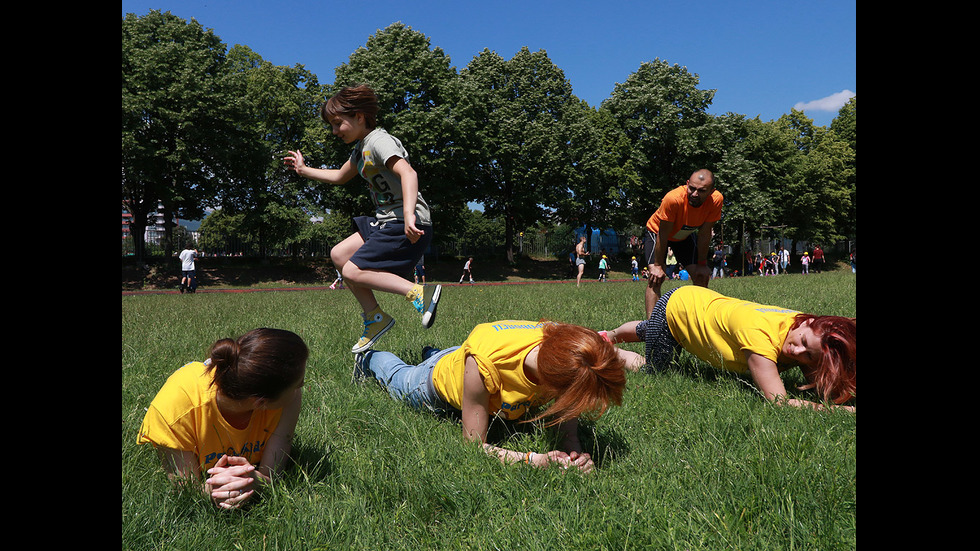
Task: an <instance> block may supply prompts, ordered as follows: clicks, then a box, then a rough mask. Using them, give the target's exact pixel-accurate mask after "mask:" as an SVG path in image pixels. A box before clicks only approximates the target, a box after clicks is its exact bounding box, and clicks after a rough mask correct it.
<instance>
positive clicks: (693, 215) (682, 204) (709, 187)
mask: <svg viewBox="0 0 980 551" xmlns="http://www.w3.org/2000/svg"><path fill="white" fill-rule="evenodd" d="M723 200H724V197H723V196H722V194H721V192H720V191H717V190H715V177H714V175H713V174H712V173H711V171H710V170H707V169H703V168H702V169H700V170H697V171H695V172H694V174H691V177H690V178H688V180H687V182H686V183H685V184H684V185H682V186H679V187H677V188H676V189H673V190H671V191H669V192H668V193H667V194H666V195H664V198H663V200H662V201H661V202H660V208H658V209H657V211H656V212H654V213H653V215H652V216H650V219H649V220H647V227H646V231H645V232H644V236H643V251H644V255H645V256H646V260H647V266H648V269H649V272H650V277H649V279H648V280H647V288H646V294H645V296H644V305H645V306H646V313H647V317H649V316H650V313H651V312H652V311H653V307H654V305H656V304H657V300H659V299H660V286H661V285H663V282H664V279H666V274H665V273H664V266H665V263H666V258H667V247H668V246H669V247H670V248H672V249H673V250H674V255H675V257H676V258H677V263H678V264H680V265H681V266H683V267H685V268H686V269H687V271H688V273H690V274H691V280H692V282H693V283H694V284H695V285H700V286H701V287H707V286H708V280H709V279H710V278H711V271H710V270H709V269H708V253H709V252H710V248H711V247H710V245H711V229H712V227H713V226H714V225H715V222H717V221H718V220H721V205H722V201H723ZM695 233H697V237H696V238H695Z"/></svg>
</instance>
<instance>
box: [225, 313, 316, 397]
mask: <svg viewBox="0 0 980 551" xmlns="http://www.w3.org/2000/svg"><path fill="white" fill-rule="evenodd" d="M308 357H309V349H308V348H307V346H306V343H304V342H303V339H301V338H300V337H299V336H298V335H296V334H295V333H293V332H291V331H286V330H284V329H267V328H261V329H254V330H252V331H249V332H248V333H246V334H245V335H243V336H242V337H241V338H239V339H238V340H237V341H235V340H232V339H219V340H218V341H215V343H214V344H213V345H211V352H210V361H209V362H208V364H209V366H208V369H209V370H212V371H213V373H214V384H215V385H217V387H218V389H219V390H221V392H222V394H224V395H225V396H227V397H229V398H231V399H233V400H242V399H245V398H250V397H255V398H266V399H269V400H275V399H277V398H279V396H280V395H281V394H282V393H283V391H285V390H286V389H287V388H289V387H291V386H293V385H294V384H295V383H296V382H297V381H298V380H299V379H300V378H301V377H302V376H303V373H304V370H305V368H306V360H307V358H308Z"/></svg>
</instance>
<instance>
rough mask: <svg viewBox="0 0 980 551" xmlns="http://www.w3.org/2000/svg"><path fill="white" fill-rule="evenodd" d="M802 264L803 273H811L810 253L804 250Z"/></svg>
mask: <svg viewBox="0 0 980 551" xmlns="http://www.w3.org/2000/svg"><path fill="white" fill-rule="evenodd" d="M800 266H801V267H802V270H803V273H804V274H808V273H810V253H809V252H807V251H803V256H802V257H801V258H800Z"/></svg>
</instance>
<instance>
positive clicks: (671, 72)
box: [602, 58, 715, 223]
mask: <svg viewBox="0 0 980 551" xmlns="http://www.w3.org/2000/svg"><path fill="white" fill-rule="evenodd" d="M699 81H700V78H699V77H698V75H697V74H695V73H691V72H689V71H688V70H687V68H686V67H682V66H680V65H677V64H673V65H671V64H669V63H668V62H667V61H664V60H661V59H659V58H657V59H655V60H654V61H652V62H646V63H643V64H641V65H640V67H639V69H637V70H636V72H634V73H633V74H631V75H629V77H627V78H626V81H625V82H622V83H618V84H616V87H615V88H614V89H613V92H612V95H611V96H610V97H609V99H607V100H605V101H604V102H603V103H602V107H603V108H605V109H607V110H608V111H609V112H610V113H611V114H612V116H613V118H614V119H615V120H616V121H617V123H618V124H619V126H620V128H622V129H623V131H624V132H625V133H626V135H627V137H628V138H629V140H630V142H631V146H632V152H633V159H632V160H633V165H634V166H635V167H636V170H637V173H638V175H639V178H640V182H641V186H640V188H639V189H636V190H632V191H633V193H632V195H633V196H634V198H635V201H634V210H633V212H634V215H633V216H634V222H636V223H640V222H645V221H646V219H647V218H648V217H649V216H650V214H651V213H652V212H653V211H654V210H656V209H657V207H658V206H660V200H661V199H662V198H663V195H664V194H665V193H666V192H667V191H669V190H671V189H673V188H675V187H677V186H678V185H681V184H682V183H684V181H686V180H687V178H688V177H689V176H690V175H691V173H693V172H694V171H695V170H697V169H699V168H708V169H712V167H711V166H703V164H705V163H707V162H708V160H709V159H710V158H711V156H710V155H705V154H703V153H702V152H701V151H700V150H699V149H698V147H697V145H698V138H699V137H700V136H702V131H703V130H704V129H703V128H702V127H703V126H704V125H706V124H707V123H709V122H710V120H711V118H710V116H709V115H708V113H707V109H708V107H709V106H710V105H711V101H712V99H714V94H715V91H714V90H701V89H698V87H697V86H698V83H699Z"/></svg>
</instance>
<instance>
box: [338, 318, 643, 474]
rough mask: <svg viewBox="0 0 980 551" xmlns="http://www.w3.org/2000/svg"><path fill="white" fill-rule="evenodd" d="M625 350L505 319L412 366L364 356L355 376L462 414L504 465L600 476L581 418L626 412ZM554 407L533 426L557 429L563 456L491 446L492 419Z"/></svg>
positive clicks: (559, 326) (469, 431)
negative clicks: (617, 408) (583, 438)
mask: <svg viewBox="0 0 980 551" xmlns="http://www.w3.org/2000/svg"><path fill="white" fill-rule="evenodd" d="M623 352H624V351H621V350H619V349H618V348H617V347H616V346H614V345H612V344H611V343H609V342H608V341H606V340H604V339H603V338H602V337H601V336H599V334H598V333H596V332H595V331H594V330H591V329H586V328H585V327H580V326H577V325H570V324H564V323H555V322H549V321H524V320H503V321H496V322H491V323H484V324H480V325H478V326H476V327H475V328H474V329H473V330H472V331H471V332H470V334H469V336H468V337H467V338H466V341H465V342H463V344H462V345H461V346H454V347H452V348H447V349H444V350H436V349H432V348H428V347H427V348H426V350H425V351H424V352H423V356H424V358H423V361H422V363H420V364H418V365H409V364H407V363H405V362H404V361H403V360H401V359H400V358H398V357H397V356H395V355H394V354H392V353H390V352H381V351H375V350H371V351H368V352H365V353H363V354H358V355H357V356H356V360H355V377H356V378H358V377H368V376H370V377H373V378H375V379H376V380H377V381H378V382H379V383H381V385H382V386H383V387H385V388H386V389H387V391H388V393H389V395H391V396H392V397H393V398H395V399H397V400H402V401H405V402H407V403H408V404H409V405H411V406H412V407H414V408H416V409H420V410H428V411H434V412H437V413H448V412H451V411H456V412H459V414H460V419H461V421H462V426H463V436H464V437H466V438H467V439H468V440H470V441H476V442H480V443H482V444H483V449H484V450H485V451H486V452H487V453H488V454H490V455H493V456H495V457H497V458H499V459H500V460H501V461H503V462H505V463H516V462H523V463H528V464H531V465H534V466H537V467H543V466H546V465H548V464H549V463H551V462H556V463H558V464H560V465H563V466H565V467H576V468H578V469H580V470H582V471H584V472H589V471H591V470H592V469H593V467H594V464H593V462H592V458H591V457H590V456H589V454H588V453H585V452H584V451H583V450H582V445H581V443H580V442H579V438H578V418H579V417H580V416H581V415H583V414H586V413H591V414H595V416H596V417H598V416H601V415H602V414H603V413H604V412H605V411H606V409H607V408H608V407H609V406H610V405H611V404H616V405H619V404H620V402H621V400H622V395H623V388H624V386H625V383H626V377H625V372H624V366H625V359H624V358H625V355H624V354H623ZM549 403H550V405H549V406H548V407H547V409H545V410H544V411H543V412H541V414H540V415H537V416H536V417H534V418H532V419H528V420H527V421H534V420H537V419H543V418H547V419H548V421H547V423H546V425H545V426H553V425H556V426H557V427H558V430H559V432H560V433H561V435H562V441H563V448H564V450H551V451H548V452H546V453H537V452H518V451H514V450H509V449H505V448H501V447H498V446H494V445H492V444H489V443H487V442H486V437H487V431H488V429H489V427H490V420H491V418H492V417H495V416H499V417H503V418H505V419H519V418H521V417H523V416H524V415H525V414H526V413H527V412H528V409H529V408H531V407H534V406H544V405H546V404H549Z"/></svg>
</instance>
